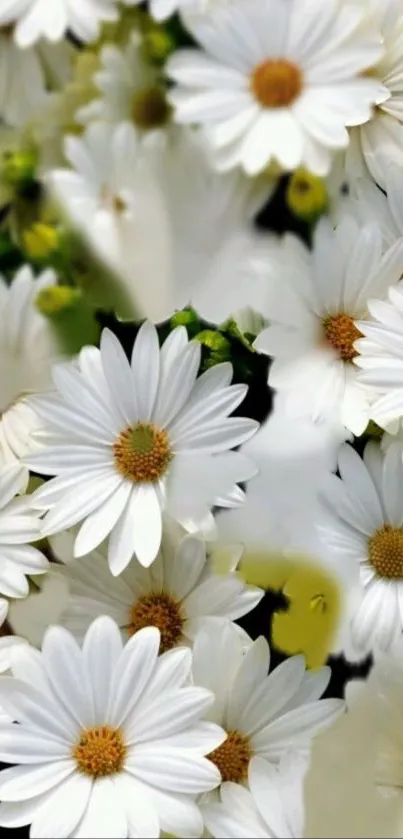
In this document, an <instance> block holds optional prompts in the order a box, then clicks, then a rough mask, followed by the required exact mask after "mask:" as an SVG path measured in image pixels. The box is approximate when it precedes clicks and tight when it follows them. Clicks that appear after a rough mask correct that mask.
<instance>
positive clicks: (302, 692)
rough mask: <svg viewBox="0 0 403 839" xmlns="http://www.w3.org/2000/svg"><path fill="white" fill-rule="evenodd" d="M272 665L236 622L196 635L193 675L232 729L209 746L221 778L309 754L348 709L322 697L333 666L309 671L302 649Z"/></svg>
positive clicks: (265, 648) (213, 716)
mask: <svg viewBox="0 0 403 839" xmlns="http://www.w3.org/2000/svg"><path fill="white" fill-rule="evenodd" d="M269 666H270V649H269V645H268V643H267V641H266V640H265V639H264V638H263V637H260V638H258V640H257V641H254V642H253V643H252V644H250V645H249V647H248V648H247V649H246V652H245V649H244V647H243V645H242V639H241V638H240V636H239V633H238V632H237V628H236V627H235V626H234V625H233V624H227V625H226V626H225V627H223V628H222V630H221V632H217V628H216V627H213V626H209V627H207V626H206V627H205V628H204V629H202V630H200V632H199V633H198V635H197V636H196V639H195V642H194V646H193V679H194V683H195V684H196V685H202V686H203V687H207V688H208V689H209V690H211V691H212V692H213V693H214V696H215V701H214V705H213V706H212V708H211V709H210V710H209V712H208V715H207V718H208V719H209V720H211V721H213V722H215V723H218V724H219V725H220V726H222V728H224V729H225V731H226V733H227V738H226V740H224V742H223V743H222V745H221V746H219V747H218V749H216V750H215V751H214V752H213V753H211V754H209V759H210V760H211V761H212V763H214V764H215V766H217V767H218V769H219V770H220V773H221V778H222V782H223V783H225V782H231V783H235V784H244V783H245V782H246V781H247V779H248V770H249V765H250V761H251V759H252V758H253V757H254V756H259V757H261V758H264V760H266V761H268V762H269V763H273V764H277V763H278V762H279V760H280V759H281V757H282V756H283V755H284V753H285V752H287V751H288V750H289V749H290V748H293V749H295V750H296V751H300V752H302V753H304V754H308V753H309V748H310V744H311V741H312V739H313V738H314V737H315V736H316V735H317V734H319V732H321V731H324V730H325V729H326V728H327V727H328V726H330V725H331V724H332V723H333V722H334V720H336V719H337V717H339V716H340V714H342V713H343V712H344V702H343V701H341V700H339V699H323V700H321V701H319V699H320V697H321V695H322V693H323V691H324V690H325V689H326V686H327V684H328V682H329V678H330V670H329V668H328V667H322V668H320V669H318V670H317V671H315V672H314V673H313V672H306V670H305V659H304V656H292V657H291V658H289V659H287V661H285V662H283V663H282V664H280V665H279V666H278V667H276V669H275V670H274V671H273V672H272V673H270V675H267V674H268V671H269ZM0 701H1V695H0Z"/></svg>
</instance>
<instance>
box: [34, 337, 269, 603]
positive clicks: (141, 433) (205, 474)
mask: <svg viewBox="0 0 403 839" xmlns="http://www.w3.org/2000/svg"><path fill="white" fill-rule="evenodd" d="M200 352H201V349H200V344H199V343H197V342H196V341H189V340H188V337H187V332H186V329H185V328H184V327H177V328H176V329H174V330H173V332H171V334H170V335H169V336H168V338H167V339H166V341H165V343H164V345H163V346H162V348H161V349H160V347H159V343H158V335H157V331H156V329H155V328H154V326H152V325H151V324H150V323H147V322H146V323H144V324H143V326H142V327H141V328H140V330H139V333H138V335H137V338H136V341H135V344H134V347H133V352H132V357H131V363H129V361H128V359H127V357H126V355H125V353H124V351H123V348H122V347H121V345H120V343H119V341H118V340H117V338H116V337H115V336H114V335H113V334H112V333H111V332H109V330H104V332H103V334H102V337H101V349H100V350H97V349H95V347H86V348H84V349H83V350H82V351H81V353H80V356H79V368H78V369H77V366H76V365H75V364H74V365H73V364H72V365H71V366H69V367H66V366H63V367H60V368H56V370H55V371H54V381H55V385H56V388H57V390H58V395H57V396H56V397H55V396H54V395H52V397H51V398H49V399H47V398H45V397H44V398H43V399H42V400H40V401H38V402H37V410H38V412H39V414H40V415H41V416H43V419H44V423H45V427H46V430H47V433H46V444H47V445H46V453H45V454H44V456H43V457H41V455H40V453H38V455H37V456H36V455H35V456H32V458H29V465H30V466H31V467H32V468H33V469H35V471H37V472H39V473H41V474H46V475H55V476H56V477H55V479H54V481H49V482H48V483H47V484H46V485H45V486H43V487H41V488H40V489H39V490H38V491H37V492H36V493H35V494H34V496H33V501H32V503H33V504H34V506H35V508H37V509H40V510H48V511H49V512H48V513H47V515H46V516H45V519H44V535H45V534H46V535H47V536H51V535H52V534H55V533H58V532H60V531H62V530H64V529H66V528H68V527H71V526H72V525H75V524H77V523H79V522H83V523H82V526H81V528H80V530H79V532H78V534H77V537H76V540H75V545H74V556H76V557H79V556H84V555H85V554H88V553H90V551H92V550H94V548H96V547H97V546H98V545H100V544H101V542H102V541H103V540H104V539H105V537H106V536H108V535H109V537H110V538H109V546H108V562H109V567H110V569H111V571H112V574H113V575H115V576H117V575H118V574H120V573H121V572H122V571H123V569H124V568H125V567H126V566H127V565H128V563H129V562H130V560H131V558H132V557H133V556H134V555H136V556H137V558H138V560H139V561H140V563H141V564H142V565H144V566H149V565H151V563H152V562H153V561H154V560H155V558H156V556H157V554H158V551H159V548H160V544H161V535H162V511H163V510H167V512H168V513H169V514H170V515H172V517H173V518H175V519H177V520H178V521H184V520H185V521H187V522H188V521H189V520H190V521H192V520H194V521H195V522H198V521H200V520H203V519H204V518H205V517H206V516H207V515H208V514H209V512H210V509H211V507H212V506H213V504H215V503H220V501H219V499H220V498H221V499H224V503H227V502H226V500H225V499H226V498H228V496H230V495H231V493H232V492H233V491H234V490H235V488H236V484H237V482H238V481H244V480H247V479H248V478H249V477H251V476H252V475H253V474H255V472H256V471H257V470H256V467H255V464H254V463H252V461H250V460H249V459H248V458H246V457H245V456H243V455H241V454H239V453H238V452H233V451H232V448H233V447H234V446H239V445H240V444H241V443H242V442H243V441H244V440H246V439H248V438H249V437H250V436H251V435H252V434H253V433H254V431H255V430H256V428H257V423H256V422H255V421H254V420H249V419H246V418H243V417H231V416H229V415H230V414H231V413H232V412H233V411H234V410H235V408H236V407H237V406H238V405H240V403H241V402H242V400H243V398H244V396H245V394H246V391H247V387H246V386H245V385H234V386H231V385H230V381H231V376H232V368H231V365H228V364H222V365H218V366H217V367H215V368H213V369H211V370H209V371H207V373H204V374H203V375H202V376H200V378H197V374H198V371H199V365H200ZM60 432H62V434H60ZM34 461H35V465H34ZM73 474H74V475H75V476H76V480H74V482H73V483H72V482H71V481H72V475H73ZM54 493H55V494H54ZM55 502H56V503H55ZM157 593H158V590H157Z"/></svg>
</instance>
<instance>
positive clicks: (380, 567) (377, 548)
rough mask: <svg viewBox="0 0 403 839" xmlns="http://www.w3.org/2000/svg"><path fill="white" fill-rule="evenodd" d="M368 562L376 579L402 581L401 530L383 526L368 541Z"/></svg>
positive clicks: (402, 549)
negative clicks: (376, 575)
mask: <svg viewBox="0 0 403 839" xmlns="http://www.w3.org/2000/svg"><path fill="white" fill-rule="evenodd" d="M368 549H369V561H370V563H371V565H372V566H373V568H375V571H376V573H377V574H378V577H383V578H385V579H388V580H401V579H403V530H400V529H399V528H397V527H392V526H391V525H390V524H385V525H384V527H382V528H381V529H380V530H377V531H376V533H374V535H373V536H371V537H370V539H369V540H368Z"/></svg>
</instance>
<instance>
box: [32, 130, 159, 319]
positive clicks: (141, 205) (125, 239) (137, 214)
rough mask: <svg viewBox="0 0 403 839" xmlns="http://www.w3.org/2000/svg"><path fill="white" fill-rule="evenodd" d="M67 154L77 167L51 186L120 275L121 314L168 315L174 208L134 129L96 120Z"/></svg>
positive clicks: (59, 173)
mask: <svg viewBox="0 0 403 839" xmlns="http://www.w3.org/2000/svg"><path fill="white" fill-rule="evenodd" d="M64 152H65V157H66V159H67V160H68V161H69V163H70V164H71V167H72V169H53V170H51V171H50V172H49V173H48V175H47V177H46V183H47V185H48V187H49V191H50V193H51V194H52V195H53V196H54V198H55V199H56V200H57V201H58V202H59V203H60V205H61V208H62V210H64V212H65V213H66V215H67V217H68V220H69V221H70V223H71V224H72V225H73V227H74V228H75V229H76V230H77V232H78V233H79V234H80V235H82V236H83V237H84V238H85V240H86V242H87V243H88V245H89V246H90V247H91V248H92V250H93V251H94V253H95V255H96V257H97V258H98V259H101V260H103V261H104V262H105V264H106V265H107V266H108V268H109V269H110V270H111V271H112V272H113V273H114V274H115V276H116V296H117V306H116V308H117V309H118V312H119V314H121V310H122V312H123V313H124V314H126V313H128V316H129V318H131V319H132V318H133V317H134V316H136V317H149V318H151V319H152V320H156V321H158V320H164V319H166V318H168V317H169V316H170V315H171V314H172V305H171V301H172V290H171V289H170V288H169V287H168V286H167V285H166V284H165V283H164V282H163V281H162V280H161V276H163V277H164V278H165V277H166V275H167V272H166V269H165V268H163V269H162V271H160V269H161V266H165V264H169V263H170V259H171V243H170V241H169V239H168V238H167V236H164V231H165V226H166V207H165V204H164V200H163V196H162V194H161V190H160V189H159V186H158V184H157V183H156V182H155V179H154V177H153V176H152V173H151V172H150V168H149V166H148V165H147V160H146V159H145V157H144V155H141V154H139V143H138V138H137V135H136V132H135V131H134V129H133V126H132V125H131V124H130V123H120V124H119V125H117V126H114V125H109V124H107V123H98V122H95V123H93V124H91V125H90V126H89V127H88V128H87V130H86V132H85V134H84V136H83V137H81V138H78V137H75V136H68V137H66V139H65V149H64ZM161 231H162V235H161ZM156 232H157V237H158V242H157V247H156V240H155V233H156Z"/></svg>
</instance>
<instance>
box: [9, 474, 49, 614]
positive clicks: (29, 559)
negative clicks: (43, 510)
mask: <svg viewBox="0 0 403 839" xmlns="http://www.w3.org/2000/svg"><path fill="white" fill-rule="evenodd" d="M25 483H26V476H25V469H24V468H23V467H22V466H20V465H19V464H12V465H9V466H5V467H3V468H1V469H0V595H1V596H0V625H1V624H2V623H3V622H4V620H5V618H6V616H7V612H8V599H7V598H19V597H26V596H27V594H28V592H29V584H28V579H27V575H29V576H35V575H36V574H44V573H45V571H46V570H47V568H48V561H47V559H46V557H45V556H44V555H43V554H42V553H41V552H40V551H38V550H37V548H34V547H32V545H30V542H36V541H38V539H39V538H40V532H41V528H40V521H39V518H38V515H37V514H36V513H35V512H34V511H33V510H32V506H31V504H30V501H31V499H30V496H21V495H19V493H21V492H22V491H23V490H24V487H25ZM16 496H18V497H16Z"/></svg>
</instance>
